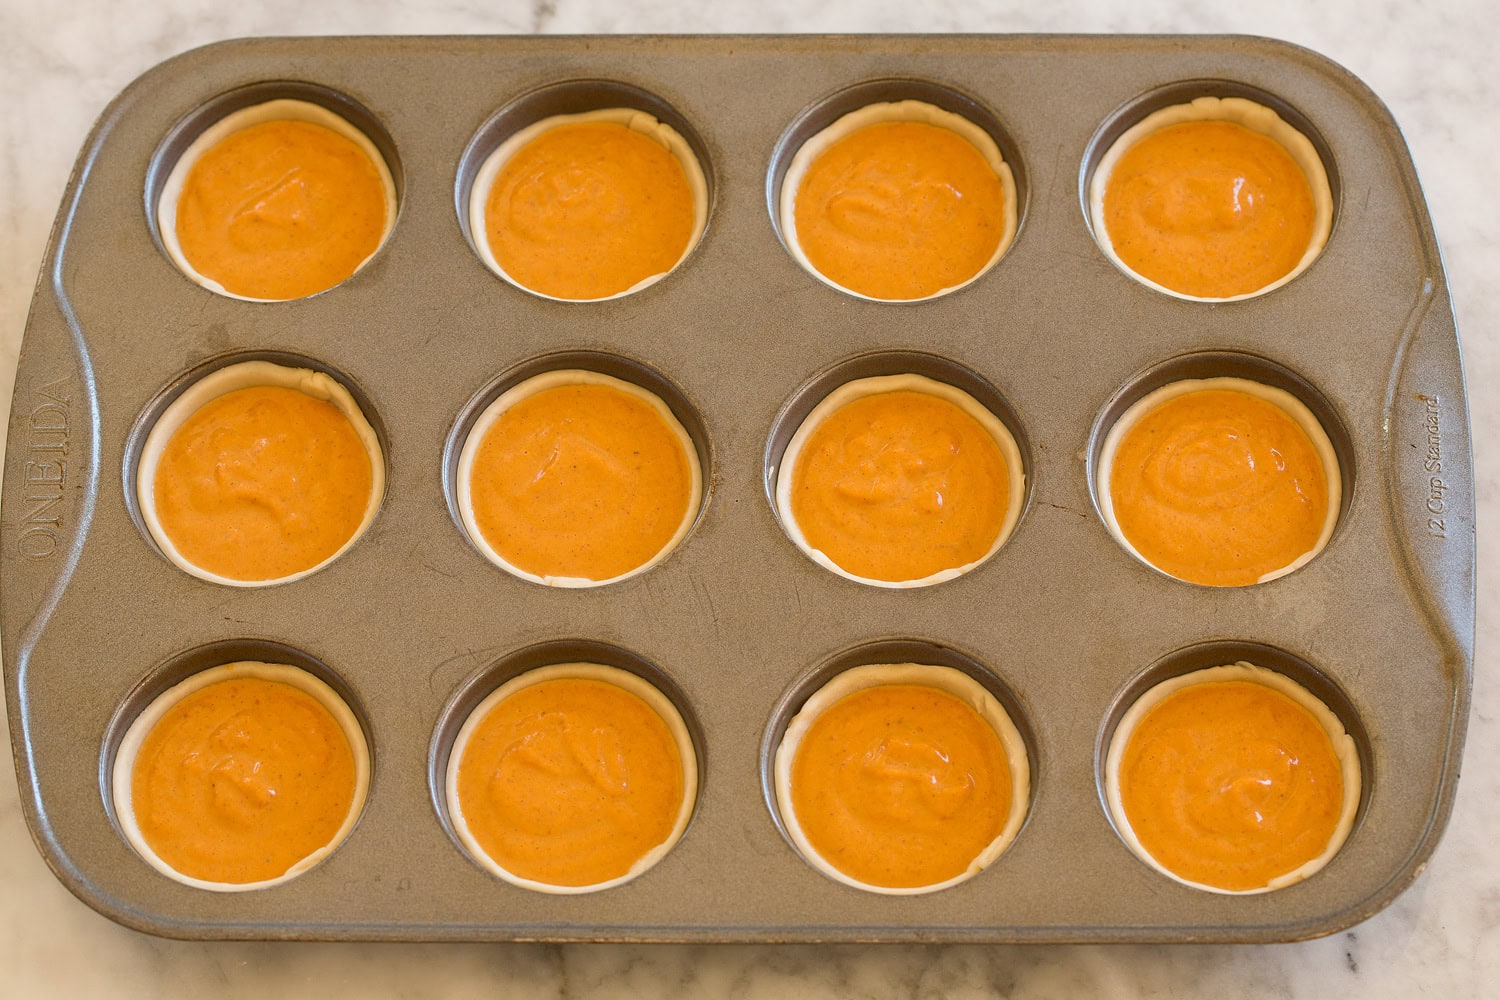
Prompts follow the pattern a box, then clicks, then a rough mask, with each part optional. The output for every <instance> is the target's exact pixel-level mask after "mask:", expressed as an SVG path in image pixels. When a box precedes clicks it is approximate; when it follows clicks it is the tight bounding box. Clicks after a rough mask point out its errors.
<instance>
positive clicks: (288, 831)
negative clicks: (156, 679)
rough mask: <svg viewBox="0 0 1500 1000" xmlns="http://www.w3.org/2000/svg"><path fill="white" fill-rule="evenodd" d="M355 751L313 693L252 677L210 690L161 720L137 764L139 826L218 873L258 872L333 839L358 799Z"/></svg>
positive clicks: (162, 850) (151, 839) (218, 877)
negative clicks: (355, 797) (356, 795)
mask: <svg viewBox="0 0 1500 1000" xmlns="http://www.w3.org/2000/svg"><path fill="white" fill-rule="evenodd" d="M354 771H355V764H354V754H353V753H352V751H351V750H350V749H349V741H348V739H347V738H346V737H345V735H344V731H343V729H342V728H340V726H339V724H338V721H337V720H335V719H334V717H333V716H332V715H331V714H330V713H329V711H328V709H326V708H324V707H323V705H322V704H321V703H320V702H319V701H318V700H317V699H316V698H314V697H313V696H312V695H310V694H308V693H306V692H305V691H302V690H300V689H298V688H295V687H293V686H291V685H290V684H283V683H280V682H278V681H268V680H261V679H258V678H253V677H245V678H233V679H230V680H224V681H219V682H217V683H214V684H210V685H208V686H207V687H204V688H201V689H199V690H197V691H195V692H193V693H192V694H190V695H188V696H187V697H185V698H183V699H182V700H181V701H179V702H178V703H177V704H176V705H173V706H172V708H171V709H169V710H168V711H167V713H166V714H165V715H163V716H162V718H161V719H160V720H159V721H158V722H157V723H156V725H155V726H153V727H152V728H151V732H150V733H149V734H148V735H147V736H146V740H145V742H144V743H143V744H142V745H141V749H140V752H139V754H138V755H137V757H136V760H135V768H134V770H133V771H132V772H131V778H130V795H131V807H132V810H133V811H134V813H135V819H136V822H137V824H138V825H139V827H140V830H141V835H142V836H143V837H144V838H145V840H146V843H148V844H149V845H151V849H152V850H153V851H155V852H156V855H157V857H159V858H161V859H162V860H163V861H165V862H166V863H167V864H168V865H170V866H171V867H172V868H174V869H175V870H177V871H179V872H181V873H182V874H184V875H187V876H190V877H192V878H198V879H203V880H204V881H208V882H230V883H236V884H242V883H245V882H260V881H263V880H265V879H272V878H277V877H278V876H281V875H284V874H286V872H287V871H288V870H289V869H290V868H292V866H294V865H295V864H297V863H298V862H299V861H301V860H303V859H304V858H306V857H307V856H308V855H310V854H312V853H313V852H315V851H317V850H319V849H320V848H323V847H326V846H327V845H328V844H329V843H330V842H331V841H332V840H333V838H334V836H335V835H336V834H337V833H338V831H339V829H340V828H341V827H342V826H343V825H344V821H345V819H347V818H348V816H349V810H350V808H351V806H352V805H353V803H354V786H355V775H354Z"/></svg>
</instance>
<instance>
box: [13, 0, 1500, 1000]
mask: <svg viewBox="0 0 1500 1000" xmlns="http://www.w3.org/2000/svg"><path fill="white" fill-rule="evenodd" d="M916 6H917V5H914V4H912V3H910V2H909V0H904V2H897V0H832V2H828V3H824V4H808V3H806V2H805V0H763V2H760V3H756V4H732V5H731V4H724V5H721V6H716V5H714V4H711V3H703V2H701V0H699V2H690V0H623V2H622V0H534V2H532V3H529V4H528V3H521V2H508V0H485V2H480V0H446V2H443V3H434V4H432V5H431V7H430V9H418V5H416V4H406V3H401V2H399V0H324V2H322V3H319V4H316V5H306V4H303V3H300V2H293V0H240V2H237V3H233V4H218V3H213V2H210V0H154V2H152V3H147V4H119V3H112V2H109V0H73V2H67V3H61V4H39V3H37V2H36V0H0V407H3V409H4V410H6V411H8V410H9V402H10V392H11V384H12V382H13V380H14V369H15V358H16V352H17V349H18V347H19V345H20V342H21V336H22V332H23V330H24V327H25V322H26V313H27V308H28V304H29V301H30V298H31V292H32V289H33V286H34V284H35V282H36V278H37V270H38V265H39V263H40V261H41V258H42V253H43V251H44V248H45V245H46V240H47V236H48V232H49V229H50V227H51V224H52V219H53V216H54V214H55V212H56V210H57V205H58V202H59V199H60V197H61V195H62V190H63V186H64V184H65V182H66V180H67V178H68V173H69V170H70V168H71V166H72V162H73V158H74V156H75V154H76V152H77V150H78V148H79V146H80V145H81V144H82V142H83V140H84V137H85V135H86V133H87V131H88V129H89V127H90V125H91V124H92V122H93V120H94V118H95V116H97V115H98V113H99V112H100V111H101V110H102V109H103V107H104V105H105V104H106V103H107V102H108V100H109V99H110V98H111V97H113V96H114V95H115V94H116V93H117V92H118V91H119V90H120V89H121V88H123V87H124V86H125V85H126V84H127V83H128V82H129V81H130V80H131V79H133V78H134V77H135V76H137V75H138V74H139V73H141V72H142V71H144V70H146V69H147V68H149V67H150V66H152V65H154V64H155V63H157V62H160V61H161V60H163V59H166V58H168V57H169V56H172V55H174V54H176V53H179V52H182V51H184V50H186V49H189V48H192V47H194V46H197V45H201V44H204V43H207V42H211V41H216V40H219V39H224V38H232V37H236V36H244V35H264V34H289V33H290V34H382V33H412V34H433V33H504V34H510V33H527V32H564V33H591V32H627V31H628V32H788V31H804V32H805V31H854V32H860V31H880V32H884V31H957V32H980V31H983V32H1017V31H1023V32H1028V31H1063V32H1069V31H1100V32H1215V33H1217V32H1240V33H1254V34H1263V35H1270V36H1273V37H1277V38H1283V39H1287V40H1290V41H1293V42H1297V43H1299V44H1301V45H1305V46H1308V47H1310V48H1313V49H1316V50H1318V51H1320V52H1323V53H1325V54H1326V55H1328V56H1330V57H1332V58H1333V59H1335V60H1336V61H1338V62H1340V63H1342V64H1343V65H1345V66H1347V67H1348V68H1349V69H1351V70H1352V71H1353V72H1354V73H1356V74H1357V75H1359V76H1360V77H1361V78H1363V79H1364V80H1365V81H1366V82H1367V83H1368V84H1369V85H1370V86H1371V87H1372V88H1373V89H1374V90H1375V91H1376V92H1377V93H1378V94H1379V95H1380V96H1381V97H1382V98H1383V99H1384V100H1385V101H1386V102H1387V104H1388V105H1389V106H1390V108H1391V110H1392V112H1393V113H1394V115H1395V117H1396V119H1397V120H1398V121H1399V122H1400V123H1401V125H1402V127H1403V129H1404V130H1405V133H1406V137H1407V140H1408V142H1409V143H1410V145H1411V150H1412V154H1413V157H1414V159H1415V161H1416V164H1417V168H1418V170H1419V172H1420V174H1421V176H1422V179H1423V183H1424V186H1425V188H1426V193H1427V198H1428V202H1429V205H1430V207H1431V212H1432V216H1433V220H1434V224H1435V227H1436V230H1437V233H1438V237H1439V240H1440V242H1441V244H1442V247H1443V251H1444V256H1445V262H1446V266H1447V270H1448V278H1449V281H1450V284H1451V287H1452V294H1453V299H1454V302H1455V304H1456V309H1457V314H1458V325H1459V329H1460V330H1461V331H1462V339H1463V349H1464V354H1465V360H1466V365H1467V375H1468V384H1469V387H1470V393H1471V395H1470V400H1469V402H1470V408H1471V412H1470V419H1471V422H1472V426H1473V436H1474V442H1475V444H1474V449H1475V453H1476V454H1475V459H1476V468H1475V481H1476V488H1477V490H1478V504H1479V510H1480V517H1481V520H1483V521H1486V522H1487V520H1488V518H1489V516H1490V515H1491V513H1492V512H1493V505H1494V504H1495V503H1496V502H1497V500H1500V466H1497V463H1496V458H1495V455H1496V452H1495V451H1493V450H1492V449H1493V448H1494V447H1495V445H1496V442H1497V440H1500V437H1497V435H1500V399H1497V397H1496V396H1495V395H1494V393H1493V392H1492V391H1491V386H1492V385H1494V384H1495V383H1494V382H1493V381H1492V379H1494V378H1496V377H1500V333H1497V332H1496V331H1497V330H1500V297H1497V296H1496V295H1495V294H1494V282H1495V275H1497V274H1500V236H1497V232H1500V225H1497V223H1500V212H1497V210H1496V207H1495V206H1496V204H1497V202H1496V199H1495V197H1494V196H1493V193H1491V194H1488V195H1487V194H1486V193H1485V191H1486V188H1485V185H1486V184H1489V185H1490V186H1493V184H1494V177H1495V163H1496V161H1497V160H1500V112H1497V110H1496V109H1497V107H1500V85H1497V83H1496V79H1497V77H1496V74H1495V73H1494V71H1493V61H1494V53H1495V52H1496V51H1500V21H1497V20H1496V19H1495V18H1494V16H1493V13H1494V12H1493V7H1492V0H1427V2H1423V3H1379V4H1372V3H1369V2H1368V0H1321V2H1320V3H1318V4H1307V3H1304V2H1301V0H1263V2H1261V3H1258V4H1243V3H1239V4H1227V3H1226V4H1215V3H1211V2H1207V0H1203V2H1199V0H1135V2H1132V3H1129V4H1124V3H1118V4H1117V3H1111V2H1108V0H1053V2H1050V3H1033V4H1031V5H1029V9H1022V8H1021V5H1019V4H1012V3H1008V2H985V0H963V2H959V0H930V2H928V3H926V4H923V5H921V6H922V7H923V8H924V9H925V12H924V13H923V14H921V15H920V16H919V15H918V14H917V13H915V8H916ZM1493 547H1494V544H1493V543H1492V542H1491V539H1490V538H1489V537H1488V536H1487V535H1486V534H1485V533H1484V532H1483V531H1481V534H1480V555H1479V605H1478V614H1479V625H1478V636H1477V648H1478V657H1477V659H1476V662H1475V670H1474V674H1475V684H1474V702H1473V711H1472V715H1471V720H1470V727H1469V735H1468V744H1467V748H1466V752H1465V757H1464V761H1465V767H1464V776H1463V780H1462V782H1461V783H1460V785H1459V789H1458V797H1457V803H1456V806H1455V808H1454V812H1453V816H1452V820H1451V823H1450V825H1449V828H1448V831H1447V834H1446V837H1445V838H1444V840H1443V842H1442V844H1441V845H1440V846H1439V847H1438V849H1437V852H1436V854H1435V855H1434V856H1433V858H1432V861H1431V863H1430V865H1429V867H1428V869H1427V871H1426V872H1425V873H1424V874H1423V875H1422V876H1421V877H1420V878H1419V879H1418V881H1417V882H1416V884H1415V885H1413V886H1412V888H1411V889H1410V890H1408V891H1407V892H1406V893H1405V894H1404V895H1402V896H1401V897H1400V898H1399V899H1398V900H1397V901H1396V902H1395V903H1394V905H1392V906H1391V907H1390V908H1388V909H1387V910H1385V911H1383V912H1381V913H1380V914H1378V915H1376V916H1375V917H1373V918H1372V919H1370V920H1368V921H1366V922H1365V923H1363V924H1360V925H1358V926H1356V927H1354V928H1352V929H1350V930H1349V931H1347V932H1344V933H1340V934H1335V935H1332V936H1330V937H1327V938H1324V939H1321V940H1317V941H1310V942H1304V943H1299V944H1291V945H1276V946H1263V947H1230V946H1172V947H1165V946H1116V947H1098V946H1088V947H1085V946H1061V947H1041V946H1026V947H980V946H898V947H889V946H841V947H814V946H797V947H748V946H733V947H718V946H627V945H568V946H552V945H493V946H483V945H422V944H412V945H361V944H268V943H244V944H239V943H230V944H199V943H184V942H176V941H165V940H158V939H156V938H152V937H148V936H146V935H143V934H139V933H136V932H134V931H130V930H127V929H125V928H122V927H119V926H116V925H115V924H113V923H111V922H109V921H108V920H106V919H105V918H103V917H101V916H99V915H97V914H95V913H94V912H93V911H92V910H90V909H89V908H88V907H86V906H85V905H84V904H83V903H81V902H79V901H78V900H76V899H75V898H73V896H71V895H70V894H69V893H68V891H67V890H66V889H64V888H63V887H62V885H60V884H59V883H58V882H57V881H56V880H54V879H53V877H52V875H51V874H50V873H49V872H48V870H47V868H46V866H45V865H44V864H43V862H42V860H41V858H40V856H39V855H38V854H37V852H36V850H35V848H34V847H33V845H32V843H31V838H30V836H29V834H28V833H27V831H26V827H25V823H24V821H23V819H22V816H21V811H20V806H19V803H18V801H17V792H16V783H15V778H14V775H13V773H12V771H11V769H9V768H0V996H4V997H10V996H15V997H39V996H67V997H85V996H117V995H138V996H153V997H162V998H172V997H198V996H203V995H205V994H208V993H210V992H211V993H212V995H214V996H216V997H219V998H221V1000H228V998H232V997H259V996H294V995H309V996H318V997H327V998H338V997H364V996H372V995H400V996H411V997H419V996H443V997H467V996H476V997H477V996H486V997H488V996H496V995H499V996H517V997H520V996H527V997H529V996H558V997H569V998H572V997H636V996H643V997H645V996H663V997H666V996H671V997H678V996H682V997H699V996H720V995H722V996H735V997H773V996H775V997H779V996H785V995H795V996H827V997H839V998H844V997H850V998H852V997H872V998H885V997H934V998H936V997H955V998H958V997H989V996H999V997H1013V998H1017V1000H1020V998H1032V997H1063V996H1074V995H1089V996H1109V997H1149V996H1174V995H1192V994H1199V995H1208V996H1215V997H1238V996H1247V997H1248V996H1255V997H1259V998H1273V997H1274V998H1283V997H1327V996H1334V995H1355V994H1358V995H1360V996H1362V997H1365V998H1367V1000H1375V998H1384V997H1403V998H1404V997H1412V996H1427V995H1433V996H1443V997H1452V998H1464V997H1478V996H1482V995H1493V992H1492V991H1493V990H1494V989H1495V985H1494V984H1495V983H1497V982H1500V845H1497V843H1496V840H1495V837H1494V831H1495V830H1496V829H1500V773H1497V771H1496V770H1494V769H1492V762H1494V761H1496V760H1497V759H1500V679H1497V677H1496V675H1495V673H1494V671H1495V668H1496V663H1495V656H1496V654H1495V652H1494V650H1495V649H1496V644H1495V642H1494V641H1493V640H1494V639H1495V638H1496V630H1497V626H1500V593H1497V590H1496V587H1495V586H1494V583H1495V580H1494V575H1495V573H1496V571H1497V569H1500V559H1497V556H1500V552H1491V551H1489V549H1492V548H1493ZM3 725H4V722H3V718H0V726H3ZM4 742H5V743H6V745H8V744H9V738H8V734H7V736H6V737H5V739H4ZM1486 984H1489V985H1488V986H1487V985H1486Z"/></svg>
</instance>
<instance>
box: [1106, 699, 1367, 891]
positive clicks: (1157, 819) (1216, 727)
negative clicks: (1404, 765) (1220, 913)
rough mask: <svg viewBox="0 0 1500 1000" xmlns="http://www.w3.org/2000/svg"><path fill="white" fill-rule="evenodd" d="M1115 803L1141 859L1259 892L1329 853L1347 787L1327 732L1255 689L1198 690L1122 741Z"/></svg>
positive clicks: (1158, 710) (1168, 704) (1171, 702)
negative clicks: (1138, 845)
mask: <svg viewBox="0 0 1500 1000" xmlns="http://www.w3.org/2000/svg"><path fill="white" fill-rule="evenodd" d="M1119 774H1120V796H1121V802H1122V804H1123V805H1124V809H1125V815H1126V816H1127V817H1128V818H1129V821H1130V827H1131V829H1132V830H1134V831H1135V834H1136V836H1137V837H1138V838H1139V839H1140V842H1141V845H1142V846H1143V847H1144V848H1145V849H1146V852H1147V853H1148V854H1150V855H1151V857H1153V858H1155V859H1156V861H1157V862H1158V863H1159V864H1160V865H1161V866H1162V867H1164V868H1166V869H1167V870H1169V871H1171V872H1172V873H1173V874H1175V875H1177V876H1179V877H1180V878H1183V879H1186V880H1188V881H1190V882H1198V883H1200V884H1203V885H1208V886H1213V887H1215V888H1219V889H1227V890H1230V891H1243V890H1248V889H1258V888H1262V887H1264V886H1266V885H1267V884H1268V883H1269V882H1270V881H1271V880H1272V879H1274V878H1277V877H1278V876H1281V875H1285V874H1288V873H1289V872H1293V871H1296V870H1297V869H1298V868H1300V867H1302V866H1303V865H1304V864H1306V863H1307V862H1309V861H1312V860H1313V859H1314V858H1317V857H1318V856H1320V855H1321V854H1322V853H1323V851H1324V850H1325V849H1326V848H1327V847H1328V842H1329V841H1330V840H1331V839H1332V837H1333V833H1334V830H1335V828H1336V827H1337V826H1338V821H1339V818H1340V814H1341V812H1342V810H1343V796H1344V778H1343V771H1342V769H1341V768H1340V765H1339V760H1338V757H1337V755H1336V754H1335V753H1334V749H1333V744H1332V742H1331V741H1330V739H1329V737H1328V733H1327V731H1326V730H1325V729H1324V728H1323V727H1322V726H1321V725H1320V724H1319V723H1318V721H1317V720H1316V719H1315V718H1313V716H1312V714H1311V713H1310V712H1308V711H1307V709H1305V708H1303V707H1302V706H1301V705H1299V704H1297V703H1296V702H1295V701H1293V700H1292V699H1291V698H1289V697H1287V696H1286V695H1284V694H1282V693H1281V692H1279V691H1276V690H1274V689H1272V688H1269V687H1266V686H1265V685H1264V684H1256V683H1253V682H1250V681H1224V682H1212V683H1206V684H1196V685H1193V686H1191V687H1186V688H1183V689H1182V690H1180V691H1178V692H1176V693H1174V694H1171V695H1169V696H1168V697H1167V698H1165V699H1164V700H1163V701H1162V702H1161V703H1160V704H1158V705H1157V706H1156V707H1154V708H1152V709H1151V710H1150V711H1149V712H1147V713H1146V715H1145V717H1144V718H1143V719H1141V721H1140V723H1139V724H1138V725H1137V726H1136V728H1135V731H1134V732H1132V733H1131V735H1130V738H1129V739H1128V740H1127V741H1126V745H1125V752H1124V754H1123V755H1122V757H1121V762H1120V772H1119Z"/></svg>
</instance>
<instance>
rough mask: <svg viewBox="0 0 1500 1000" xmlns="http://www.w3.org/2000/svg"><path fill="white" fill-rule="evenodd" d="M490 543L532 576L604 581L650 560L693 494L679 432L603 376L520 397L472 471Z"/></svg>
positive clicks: (477, 515) (485, 441)
mask: <svg viewBox="0 0 1500 1000" xmlns="http://www.w3.org/2000/svg"><path fill="white" fill-rule="evenodd" d="M470 495H471V502H472V505H473V511H474V520H475V523H476V524H477V525H478V527H479V531H480V534H481V535H483V536H484V540H485V541H486V542H488V543H489V545H490V547H491V548H492V549H494V550H495V551H496V552H497V553H499V554H500V556H501V557H502V558H504V559H505V561H506V562H508V563H510V564H511V565H512V566H515V567H516V568H518V569H520V570H523V571H524V572H527V573H532V574H535V575H537V576H558V577H580V578H583V579H586V580H608V579H612V578H613V577H616V576H620V575H621V574H623V573H628V572H630V571H631V570H633V569H638V568H639V567H641V566H644V565H645V564H646V563H648V562H650V561H651V560H652V559H654V558H655V557H656V556H657V554H658V553H660V552H661V551H662V549H664V548H666V546H667V545H668V544H670V543H671V541H672V539H673V538H675V537H676V535H677V532H678V529H679V528H681V526H682V522H683V519H684V518H685V517H686V516H687V513H688V504H689V502H690V501H691V499H692V467H691V465H690V464H689V460H688V455H687V451H686V449H685V448H684V447H683V443H682V440H681V438H679V437H678V435H677V434H676V432H675V431H674V430H673V428H671V427H669V426H668V424H667V422H666V421H665V420H663V419H662V417H661V415H660V414H659V413H658V412H657V411H656V410H655V409H654V408H653V407H652V406H651V405H650V404H649V403H647V402H646V401H645V400H643V399H640V398H638V397H636V396H633V395H631V394H630V393H628V392H625V391H623V390H621V389H616V388H614V387H613V386H609V385H563V386H557V387H556V388H552V389H545V390H543V391H541V392H538V393H537V394H535V395H533V396H528V397H526V398H525V399H522V400H521V401H520V402H518V403H516V404H515V405H514V406H512V407H510V409H508V410H506V411H505V412H504V413H502V414H501V415H500V417H499V418H498V419H497V420H496V421H495V422H494V423H493V424H492V425H491V426H490V427H489V429H488V430H486V431H485V434H484V437H483V438H481V439H480V443H479V448H478V450H477V451H476V452H475V455H474V466H473V471H472V473H471V476H470Z"/></svg>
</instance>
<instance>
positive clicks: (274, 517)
mask: <svg viewBox="0 0 1500 1000" xmlns="http://www.w3.org/2000/svg"><path fill="white" fill-rule="evenodd" d="M134 492H135V501H136V505H137V507H138V509H139V512H140V516H141V521H142V523H143V524H144V526H145V528H146V530H147V532H148V533H149V535H150V537H151V539H152V540H153V541H154V542H155V543H156V545H157V546H158V548H160V550H161V552H162V554H163V555H165V556H166V557H167V558H168V559H169V560H170V561H171V562H173V563H174V564H176V565H177V566H179V567H181V568H182V569H183V570H185V571H187V572H188V573H191V574H192V575H194V576H196V577H199V578H200V579H203V580H208V581H211V582H213V583H220V584H224V585H227V586H234V587H257V586H269V585H272V584H278V583H287V582H290V581H293V580H299V579H301V578H303V577H305V576H307V575H308V574H310V573H314V572H316V571H317V570H319V569H322V568H323V567H324V566H327V565H328V564H329V563H331V562H332V561H334V560H335V559H337V558H338V557H339V556H340V555H342V554H343V553H344V552H345V551H347V550H348V549H349V547H350V546H352V545H353V544H354V543H355V541H357V540H358V539H359V537H360V536H361V535H362V534H363V533H364V531H365V530H366V529H367V528H368V527H369V526H370V523H371V522H372V521H373V520H374V519H375V514H376V512H377V511H378V510H379V508H380V503H381V500H382V498H383V496H384V494H385V462H384V457H383V454H382V450H381V446H380V441H379V438H378V437H377V435H376V433H375V430H374V428H372V427H371V425H370V422H369V421H368V420H367V419H366V418H365V415H364V413H363V412H362V411H361V409H360V407H359V404H358V403H357V402H356V401H355V399H354V397H353V395H352V394H351V393H350V391H349V389H348V388H346V387H345V386H344V385H343V384H342V383H341V382H340V381H339V380H338V379H336V378H334V377H333V376H331V375H329V374H327V373H326V372H323V371H317V370H313V369H311V368H301V367H292V366H289V365H282V364H277V363H274V362H271V361H265V360H254V361H242V362H238V363H234V364H230V365H228V366H226V367H222V368H218V369H215V370H213V371H210V372H209V373H208V374H206V375H203V376H201V377H199V378H198V379H197V380H196V381H194V382H192V383H191V384H190V385H188V387H187V388H186V389H185V390H183V391H182V392H181V394H180V395H178V396H177V397H176V398H175V399H173V400H172V401H171V403H169V404H168V405H167V406H166V408H165V409H164V410H162V411H161V413H160V414H159V415H158V416H157V417H156V419H155V422H154V423H153V424H152V425H151V427H150V430H149V432H148V433H147V434H146V435H145V438H144V441H143V442H142V444H141V446H140V448H139V452H138V455H137V461H136V467H135V482H134Z"/></svg>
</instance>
